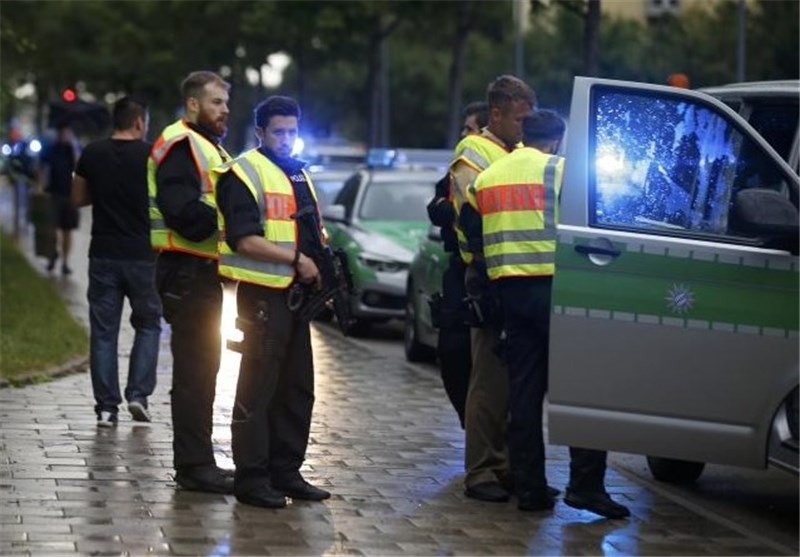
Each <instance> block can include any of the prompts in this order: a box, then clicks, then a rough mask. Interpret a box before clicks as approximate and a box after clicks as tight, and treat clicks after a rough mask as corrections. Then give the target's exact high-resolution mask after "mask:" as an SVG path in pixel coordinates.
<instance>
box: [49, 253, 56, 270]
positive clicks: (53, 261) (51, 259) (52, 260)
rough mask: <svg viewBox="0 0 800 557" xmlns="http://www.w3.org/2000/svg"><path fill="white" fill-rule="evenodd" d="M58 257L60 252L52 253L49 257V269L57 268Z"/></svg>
mask: <svg viewBox="0 0 800 557" xmlns="http://www.w3.org/2000/svg"><path fill="white" fill-rule="evenodd" d="M56 259H58V254H56V255H51V256H50V257H48V258H47V270H48V271H52V270H53V269H55V268H56Z"/></svg>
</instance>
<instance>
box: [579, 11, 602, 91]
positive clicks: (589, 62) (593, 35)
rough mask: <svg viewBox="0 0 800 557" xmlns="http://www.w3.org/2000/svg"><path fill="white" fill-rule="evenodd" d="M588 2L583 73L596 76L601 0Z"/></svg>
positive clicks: (584, 31)
mask: <svg viewBox="0 0 800 557" xmlns="http://www.w3.org/2000/svg"><path fill="white" fill-rule="evenodd" d="M586 4H587V5H586V21H585V26H584V28H583V75H586V76H589V77H594V76H596V75H597V73H598V60H599V58H600V0H588V2H587V3H586Z"/></svg>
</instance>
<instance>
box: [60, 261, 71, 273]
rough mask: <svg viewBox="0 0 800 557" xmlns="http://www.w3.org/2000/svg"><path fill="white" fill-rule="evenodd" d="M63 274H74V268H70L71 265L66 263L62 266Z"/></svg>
mask: <svg viewBox="0 0 800 557" xmlns="http://www.w3.org/2000/svg"><path fill="white" fill-rule="evenodd" d="M61 274H62V275H71V274H72V269H70V267H69V265H67V264H66V263H64V264H63V265H62V266H61Z"/></svg>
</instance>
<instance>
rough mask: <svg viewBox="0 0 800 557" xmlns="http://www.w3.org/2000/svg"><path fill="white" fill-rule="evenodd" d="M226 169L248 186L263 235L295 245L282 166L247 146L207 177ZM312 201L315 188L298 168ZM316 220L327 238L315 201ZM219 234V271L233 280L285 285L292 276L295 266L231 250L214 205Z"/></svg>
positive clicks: (292, 207)
mask: <svg viewBox="0 0 800 557" xmlns="http://www.w3.org/2000/svg"><path fill="white" fill-rule="evenodd" d="M226 172H234V173H235V174H236V176H237V178H239V179H240V180H241V181H242V182H244V184H245V185H246V186H247V189H249V190H250V193H251V194H252V195H253V198H254V199H255V201H256V203H257V204H258V212H259V215H261V224H262V228H263V230H264V238H265V239H266V240H268V241H270V242H272V243H274V244H277V245H279V246H281V247H283V248H286V249H289V250H295V249H297V222H296V221H295V219H294V218H292V216H293V215H294V214H295V213H296V212H297V202H296V200H295V197H294V188H293V187H292V183H291V182H290V181H289V178H288V177H287V176H286V173H284V171H283V170H281V169H280V168H279V167H278V166H277V165H276V164H275V163H273V162H272V161H271V160H269V159H268V158H267V157H265V156H264V155H263V154H261V153H260V152H259V151H258V149H251V150H249V151H247V152H245V153H243V154H242V155H240V156H239V157H237V158H236V159H234V160H233V161H230V162H229V163H226V164H224V165H222V166H220V167H217V168H215V169H214V170H212V172H211V179H212V181H213V183H214V184H215V187H216V184H217V182H218V181H219V178H220V177H221V176H222V175H224V174H225V173H226ZM302 172H303V175H304V176H305V179H306V182H307V183H308V187H309V189H310V190H311V195H312V196H313V198H314V201H315V202H316V201H317V192H316V191H315V190H314V185H313V184H312V182H311V179H310V178H309V177H308V174H307V173H306V171H305V170H303V171H302ZM317 222H319V223H320V235H321V237H322V238H323V240H324V239H325V238H327V234H325V231H324V229H323V228H322V226H321V223H322V218H321V217H320V215H319V205H317ZM217 223H218V228H219V231H220V234H219V246H218V249H219V274H220V275H222V276H224V277H228V278H231V279H234V280H240V281H244V282H249V283H252V284H257V285H260V286H266V287H269V288H277V289H284V288H287V287H288V286H289V285H290V284H291V283H292V280H293V279H294V276H295V269H294V267H292V266H291V265H289V264H286V263H271V262H267V261H259V260H256V259H253V258H251V257H247V256H244V255H241V254H239V253H237V252H235V251H233V250H232V249H231V248H230V246H229V245H228V243H227V242H226V241H225V237H226V235H225V219H224V217H223V215H222V212H221V211H220V210H219V208H218V209H217Z"/></svg>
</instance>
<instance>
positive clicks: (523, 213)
mask: <svg viewBox="0 0 800 557" xmlns="http://www.w3.org/2000/svg"><path fill="white" fill-rule="evenodd" d="M563 172H564V159H563V158H562V157H558V156H555V155H548V154H546V153H543V152H541V151H539V150H538V149H534V148H533V147H522V148H520V149H517V150H516V151H514V152H513V153H511V154H509V155H508V156H507V157H504V158H503V159H501V160H499V161H497V162H495V163H493V164H492V165H491V166H490V167H489V168H487V169H486V170H484V171H483V172H481V174H480V175H479V176H478V177H477V178H476V179H475V182H474V187H473V191H474V200H475V205H476V207H477V210H478V212H479V213H480V214H481V218H482V227H483V255H484V258H485V259H486V270H487V272H488V274H489V278H490V279H491V280H497V279H501V278H506V277H520V276H543V275H552V274H553V273H554V272H555V268H556V265H555V252H556V224H557V222H558V197H559V192H560V191H561V180H562V176H563Z"/></svg>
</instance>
